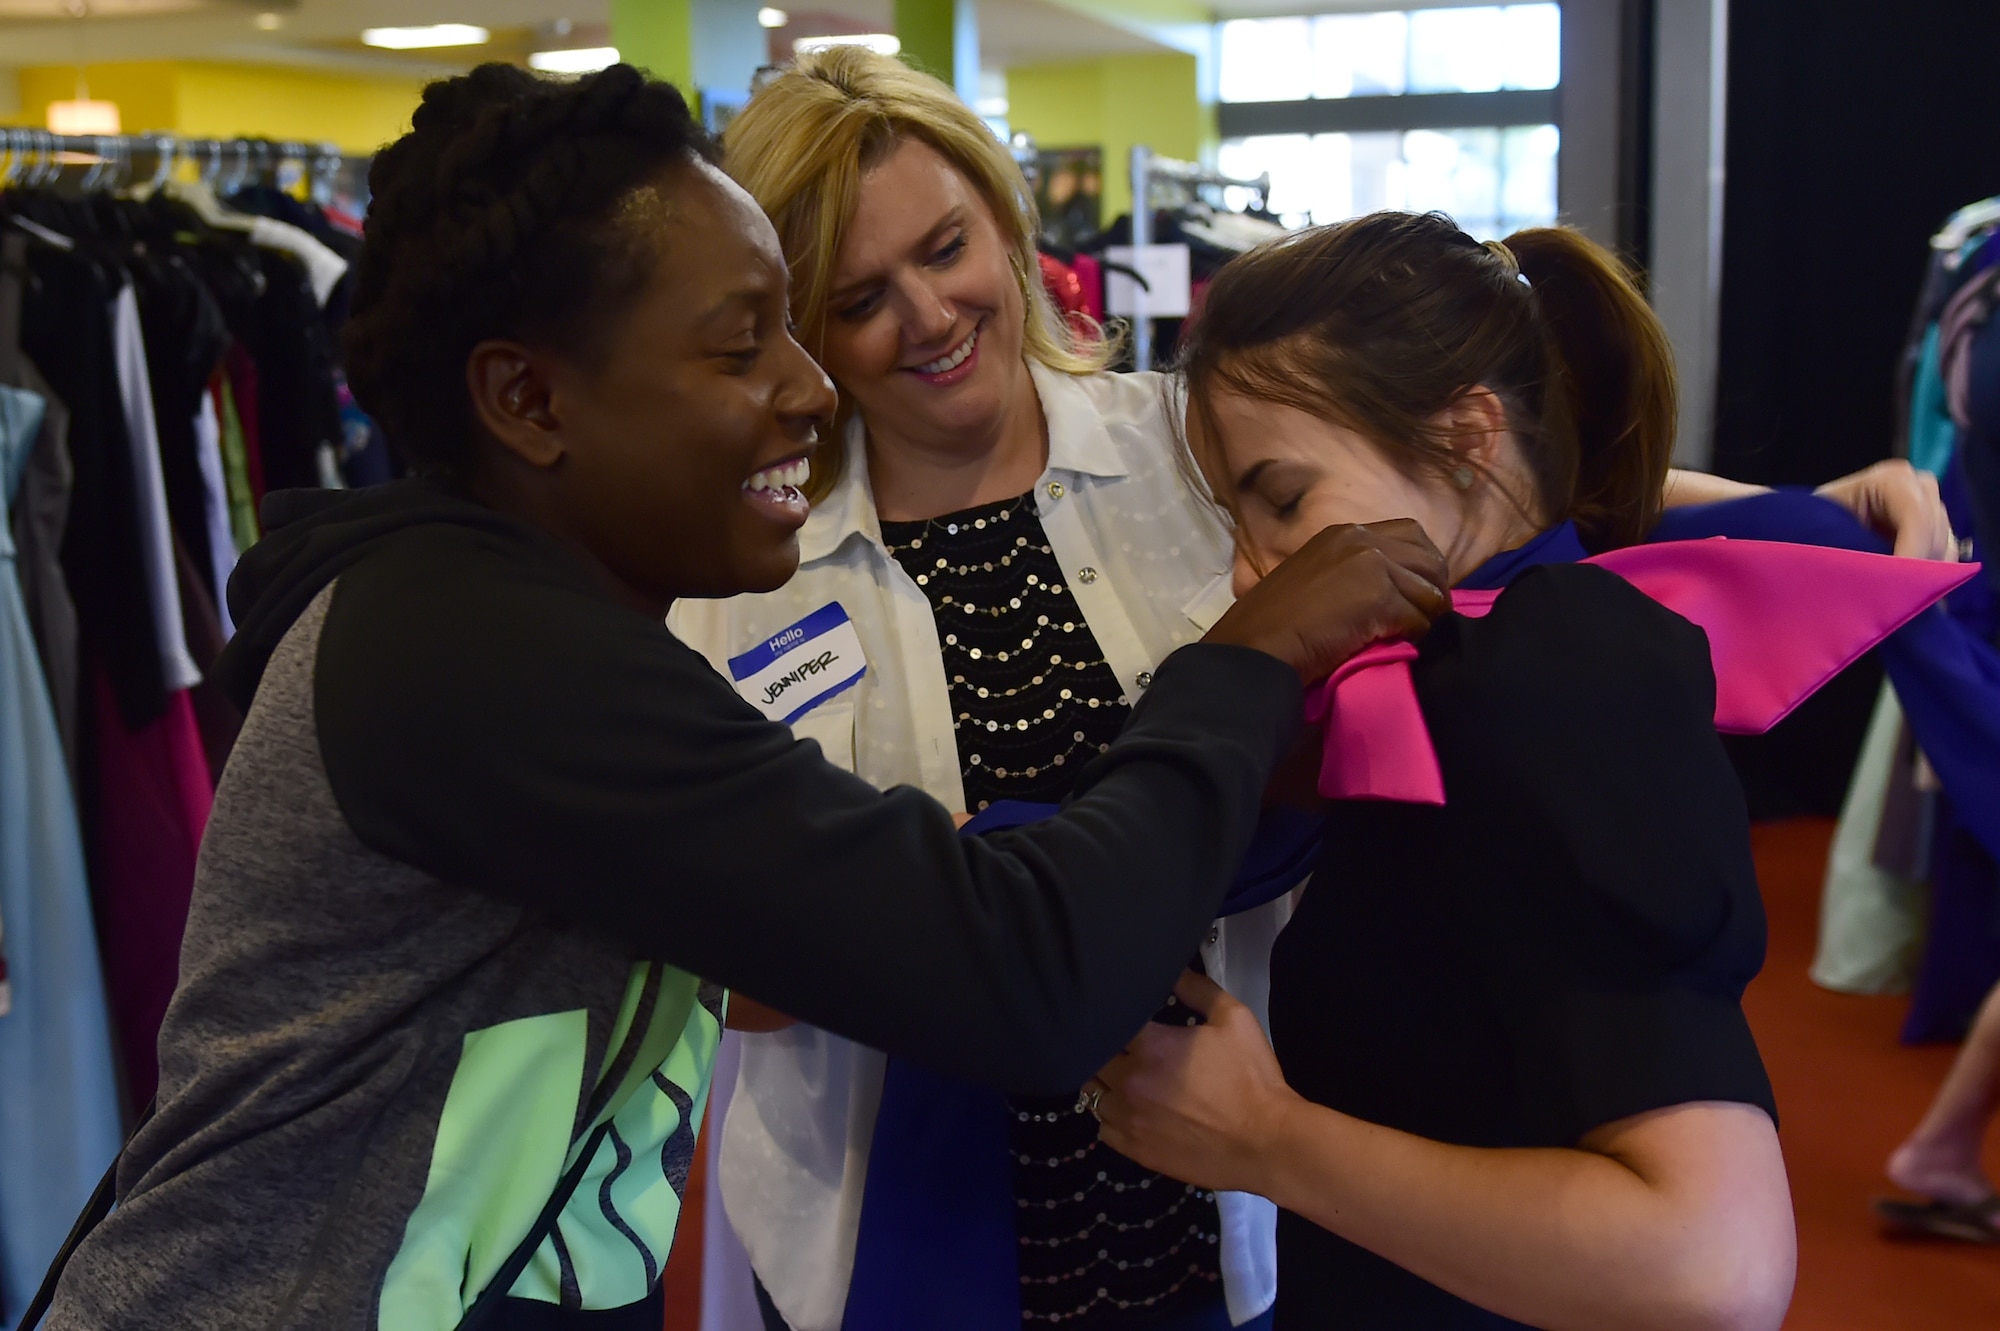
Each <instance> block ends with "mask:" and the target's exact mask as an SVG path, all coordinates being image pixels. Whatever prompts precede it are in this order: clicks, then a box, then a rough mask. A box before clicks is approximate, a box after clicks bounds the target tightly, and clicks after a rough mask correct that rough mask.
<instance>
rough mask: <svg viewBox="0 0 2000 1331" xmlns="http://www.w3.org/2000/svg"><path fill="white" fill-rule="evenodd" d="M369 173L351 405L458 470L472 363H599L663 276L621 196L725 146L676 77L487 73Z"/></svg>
mask: <svg viewBox="0 0 2000 1331" xmlns="http://www.w3.org/2000/svg"><path fill="white" fill-rule="evenodd" d="M411 123H412V126H413V127H412V129H411V130H410V132H409V133H408V134H405V135H404V136H403V137H402V138H400V139H398V140H397V141H396V142H395V143H393V144H391V145H389V146H388V147H387V148H385V149H383V150H382V152H381V153H380V154H379V155H378V156H377V157H376V159H375V163H374V166H373V167H372V168H371V169H370V170H369V172H368V186H369V189H370V191H371V192H372V194H373V196H374V197H373V199H372V201H371V202H370V205H369V210H368V221H367V226H366V232H365V239H364V241H363V244H362V250H361V261H360V268H359V272H358V273H357V275H356V278H355V290H354V303H353V311H352V313H351V315H350V317H349V319H348V323H347V326H346V330H345V333H344V335H343V344H344V346H343V349H344V351H345V354H346V362H347V375H348V380H349V383H350V385H351V386H352V388H353V390H354V396H355V399H356V400H357V401H358V402H359V403H360V404H361V406H362V407H363V408H364V409H365V410H367V411H368V413H369V414H370V415H372V416H373V417H375V419H376V420H377V421H378V422H380V423H381V425H382V427H383V429H384V431H385V432H387V434H388V436H389V438H390V440H391V442H392V443H393V444H394V445H395V446H396V447H397V448H398V449H399V450H400V451H401V452H402V453H403V455H404V456H405V457H406V458H408V459H409V461H410V462H411V464H412V465H413V466H414V467H416V468H417V469H418V470H420V471H425V472H431V473H438V474H452V473H455V472H460V471H462V470H463V469H464V468H465V467H466V466H467V464H468V463H469V462H470V461H471V459H472V457H473V455H474V454H473V450H474V448H475V447H476V445H475V440H476V437H477V435H476V432H475V429H474V425H473V415H472V404H471V401H470V398H469V397H468V394H467V391H466V387H465V362H466V357H467V356H468V355H469V354H470V353H471V351H472V348H473V347H474V346H476V345H477V344H478V343H479V342H480V341H482V340H484V339H487V338H495V337H505V338H518V339H521V340H523V341H530V342H539V343H542V344H544V345H560V346H563V347H564V348H565V349H566V350H569V351H571V352H572V353H575V352H583V353H585V354H587V353H588V352H589V351H590V350H591V349H592V348H593V347H595V346H600V345H602V338H603V337H604V336H605V334H606V332H607V330H608V329H611V328H613V327H615V325H616V324H617V323H618V321H619V316H620V315H621V314H623V313H624V311H625V309H626V308H627V306H628V305H629V303H630V302H631V300H632V299H633V298H634V297H635V296H636V294H637V292H638V291H639V290H640V289H641V288H642V287H643V286H644V285H645V283H646V281H647V280H648V279H649V278H650V277H651V275H652V273H651V260H652V257H653V255H654V254H655V252H656V251H655V250H654V249H653V247H652V246H651V245H650V244H649V243H647V239H646V237H645V236H644V235H643V234H642V233H640V232H638V230H637V229H636V228H635V227H633V226H631V225H629V224H622V223H621V222H620V220H619V218H618V209H619V205H620V203H621V202H622V201H623V200H625V199H626V198H627V197H628V196H629V195H630V194H631V193H632V192H633V191H634V190H636V189H639V188H640V187H642V186H644V185H646V184H649V183H651V182H653V181H656V180H658V179H659V178H660V176H661V174H662V173H663V172H665V171H667V170H668V169H670V168H671V167H673V166H675V165H677V164H684V163H691V162H695V161H703V162H708V163H711V164H713V163H715V162H717V161H718V160H719V156H720V155H719V152H718V150H717V148H716V146H715V144H714V143H713V141H712V140H711V139H710V138H709V136H708V134H707V132H706V131H705V130H703V129H702V127H701V125H700V124H699V122H697V121H696V120H695V118H694V117H693V115H691V114H690V113H689V111H688V106H687V102H686V101H685V100H684V99H683V98H682V97H681V94H680V92H679V91H678V90H677V89H675V88H674V87H673V85H672V84H668V83H661V82H657V81H655V80H652V79H649V78H647V77H646V76H645V75H643V74H641V73H640V72H639V71H637V70H635V69H633V68H632V67H631V66H630V65H613V66H611V67H610V68H608V69H604V70H600V71H598V72H597V73H594V74H590V75H588V76H586V77H584V78H581V79H575V80H557V79H551V78H544V77H540V76H537V75H534V74H530V73H528V72H527V71H525V70H522V69H518V68H516V67H514V66H512V65H502V64H489V65H481V66H480V67H478V68H477V69H475V70H473V71H472V72H471V73H469V74H465V75H461V76H460V77H458V78H452V79H445V80H442V81H440V82H437V83H433V84H431V85H430V86H429V87H427V88H425V89H424V98H423V104H422V105H421V106H419V107H418V108H417V111H416V115H415V117H414V118H413V120H412V122H411Z"/></svg>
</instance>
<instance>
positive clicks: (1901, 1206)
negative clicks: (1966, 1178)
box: [1870, 1193, 2000, 1243]
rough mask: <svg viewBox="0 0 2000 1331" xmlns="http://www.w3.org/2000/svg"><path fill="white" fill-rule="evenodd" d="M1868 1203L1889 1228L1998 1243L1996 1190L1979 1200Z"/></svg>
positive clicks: (1999, 1210) (1998, 1200) (1999, 1209)
mask: <svg viewBox="0 0 2000 1331" xmlns="http://www.w3.org/2000/svg"><path fill="white" fill-rule="evenodd" d="M1870 1206H1871V1207H1872V1209H1873V1210H1874V1212H1875V1214H1876V1216H1877V1217H1878V1218H1879V1219H1880V1220H1881V1221H1882V1222H1883V1223H1884V1224H1885V1225H1887V1226H1888V1227H1889V1228H1890V1229H1892V1230H1895V1231H1896V1232H1898V1233H1901V1234H1908V1235H1922V1236H1924V1237H1927V1238H1937V1239H1955V1240H1957V1241H1958V1242H1960V1243H2000V1193H1996V1194H1995V1195H1993V1196H1991V1197H1988V1198H1987V1199H1986V1200H1984V1201H1979V1202H1964V1203H1961V1202H1940V1201H1923V1202H1911V1201H1900V1200H1898V1199H1896V1198H1894V1197H1877V1198H1876V1199H1875V1200H1874V1201H1873V1202H1872V1203H1870Z"/></svg>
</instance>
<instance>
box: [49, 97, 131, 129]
mask: <svg viewBox="0 0 2000 1331" xmlns="http://www.w3.org/2000/svg"><path fill="white" fill-rule="evenodd" d="M48 115H49V120H48V123H49V131H50V132H51V133H53V134H117V133H119V132H120V130H119V116H118V103H116V102H100V101H92V100H91V99H89V98H87V97H79V98H78V99H76V100H75V101H72V102H50V103H49V113H48Z"/></svg>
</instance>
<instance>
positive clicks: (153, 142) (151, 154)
mask: <svg viewBox="0 0 2000 1331" xmlns="http://www.w3.org/2000/svg"><path fill="white" fill-rule="evenodd" d="M140 158H145V159H147V161H148V162H149V164H150V165H151V166H152V168H153V170H152V174H151V177H150V180H151V183H152V185H153V186H155V187H157V186H159V185H161V184H164V183H165V182H166V181H167V180H168V179H169V178H170V177H171V176H172V175H173V173H174V169H175V167H176V166H177V165H178V164H179V163H180V162H183V161H189V162H194V163H197V164H198V165H199V168H200V175H201V179H202V180H203V181H204V182H205V183H208V184H212V185H218V186H220V187H222V188H223V189H224V192H232V191H234V190H235V189H237V188H240V187H241V186H242V185H243V184H245V183H246V182H247V181H248V180H249V179H250V178H251V176H252V175H253V174H255V175H257V176H260V177H261V176H265V175H268V174H270V173H271V172H273V171H274V170H276V168H277V167H279V166H280V165H282V164H283V163H285V162H297V163H299V164H300V166H301V168H302V169H303V170H304V171H305V172H306V174H307V176H308V178H310V179H312V180H313V181H315V182H321V181H328V180H330V179H331V178H332V176H333V173H334V172H335V171H337V170H339V168H340V166H341V164H342V162H343V161H344V160H345V155H344V154H343V153H342V152H341V150H340V148H339V146H338V145H337V144H332V143H304V142H300V141H297V140H291V139H251V138H235V139H198V138H183V137H181V136H180V135H178V134H56V133H53V132H51V131H49V130H45V129H20V128H16V129H0V185H7V184H15V183H19V184H24V185H31V186H32V185H37V184H50V183H52V182H54V180H55V179H56V178H57V176H58V175H59V174H60V173H61V170H62V167H63V166H65V165H70V164H78V163H85V164H88V165H89V167H90V169H89V171H88V172H86V173H85V175H84V177H83V180H82V181H81V182H80V183H81V184H82V186H83V188H85V189H98V188H116V187H118V186H120V185H124V184H129V183H131V181H132V178H133V170H132V168H133V163H134V161H135V160H137V159H140Z"/></svg>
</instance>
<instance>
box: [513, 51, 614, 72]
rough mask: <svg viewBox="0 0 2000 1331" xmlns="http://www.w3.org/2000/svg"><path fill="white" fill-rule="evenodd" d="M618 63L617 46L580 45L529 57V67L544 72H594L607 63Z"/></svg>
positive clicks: (539, 52)
mask: <svg viewBox="0 0 2000 1331" xmlns="http://www.w3.org/2000/svg"><path fill="white" fill-rule="evenodd" d="M617 63H618V48H617V47H615V46H580V47H577V48H575V49H573V50H569V51H537V52H535V53H534V54H533V55H531V56H529V57H528V68H530V69H538V70H540V71H541V72H542V73H544V74H592V73H595V72H596V71H598V70H600V69H603V68H604V67H605V66H606V65H615V64H617Z"/></svg>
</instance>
